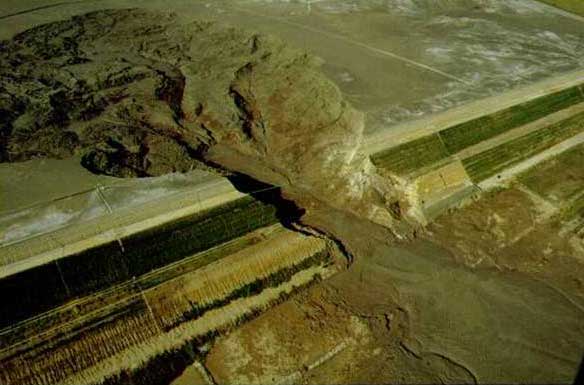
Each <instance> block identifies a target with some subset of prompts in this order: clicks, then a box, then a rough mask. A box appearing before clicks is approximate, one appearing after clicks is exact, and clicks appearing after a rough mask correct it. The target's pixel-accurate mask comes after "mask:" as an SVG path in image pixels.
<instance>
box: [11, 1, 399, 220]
mask: <svg viewBox="0 0 584 385" xmlns="http://www.w3.org/2000/svg"><path fill="white" fill-rule="evenodd" d="M104 31H106V32H105V33H104ZM2 45H3V49H2V52H3V53H2V54H1V55H0V68H1V69H2V71H0V72H1V73H2V74H5V75H3V76H2V79H1V82H0V84H2V88H0V103H1V104H0V109H1V110H2V111H3V115H4V116H5V118H4V119H3V121H2V122H1V123H2V126H1V131H0V132H1V135H0V141H1V142H2V146H1V147H2V148H4V149H5V150H4V151H3V152H2V154H1V155H0V156H1V158H0V160H1V161H22V160H26V159H31V158H34V157H54V158H64V157H70V156H81V159H82V164H83V165H84V166H85V167H86V168H88V169H89V170H91V171H93V172H96V173H105V174H108V175H113V176H120V177H136V176H138V177H140V176H152V175H161V174H165V173H168V172H174V171H186V170H189V169H191V168H193V167H207V166H205V165H208V164H210V165H211V166H220V167H219V168H222V169H227V170H229V171H233V172H239V173H244V174H247V175H249V176H251V177H253V178H255V179H258V180H261V181H263V182H267V183H270V184H273V185H277V186H280V187H282V189H283V191H284V193H285V195H287V196H288V197H289V198H291V199H292V200H294V201H295V202H296V203H297V204H298V205H299V206H301V207H303V208H305V209H310V208H311V207H313V208H317V207H332V208H335V209H338V210H340V211H342V212H344V211H347V212H351V213H352V215H356V216H361V217H365V218H367V219H370V220H373V221H375V222H377V223H380V224H383V225H385V226H387V227H390V228H393V227H395V226H394V224H395V223H396V222H397V221H399V219H400V217H401V210H402V208H403V207H402V205H400V203H399V195H400V194H398V192H397V190H398V189H397V188H396V186H394V185H393V182H391V180H388V179H387V178H381V177H379V176H378V175H377V173H376V171H375V167H374V166H373V165H372V164H371V162H370V161H369V159H368V157H367V156H365V155H364V154H362V153H361V152H360V145H361V141H362V137H363V128H364V123H363V116H362V114H361V113H360V112H358V111H356V110H355V109H353V108H352V107H351V106H350V105H349V104H347V103H346V102H345V101H344V100H343V98H342V96H341V93H340V91H339V89H338V88H337V86H336V85H335V84H334V83H333V82H332V81H330V80H328V79H327V78H326V77H324V75H322V74H321V72H320V70H319V62H318V60H316V58H313V57H311V56H308V55H307V54H305V53H303V52H300V51H297V50H294V49H291V48H289V47H287V46H286V45H285V44H284V43H282V42H281V41H279V40H277V39H274V38H271V37H269V36H264V35H259V34H254V33H251V32H245V31H241V30H238V29H235V28H230V27H225V26H221V25H218V24H215V23H210V22H205V21H199V22H194V23H190V24H181V23H179V22H178V21H177V19H176V17H175V16H174V15H172V14H165V13H162V14H161V13H158V12H150V11H144V10H135V9H131V10H117V11H113V10H109V11H99V12H94V13H89V14H86V15H82V16H78V17H73V18H72V19H70V20H67V21H63V22H57V23H51V24H47V25H43V26H39V27H37V28H34V29H31V30H29V31H26V32H24V33H22V34H20V35H17V36H15V37H14V38H13V40H11V41H6V42H3V43H2ZM203 163H204V164H205V165H203Z"/></svg>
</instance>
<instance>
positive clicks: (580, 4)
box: [539, 0, 584, 16]
mask: <svg viewBox="0 0 584 385" xmlns="http://www.w3.org/2000/svg"><path fill="white" fill-rule="evenodd" d="M539 1H541V2H542V3H546V4H549V5H553V6H554V7H558V8H561V9H563V10H566V11H568V12H572V13H575V14H577V15H580V16H584V1H583V0H539Z"/></svg>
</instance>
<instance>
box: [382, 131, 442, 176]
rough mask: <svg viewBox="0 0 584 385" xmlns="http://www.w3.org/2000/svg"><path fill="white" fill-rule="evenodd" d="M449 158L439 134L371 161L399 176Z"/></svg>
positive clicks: (398, 148)
mask: <svg viewBox="0 0 584 385" xmlns="http://www.w3.org/2000/svg"><path fill="white" fill-rule="evenodd" d="M448 156H449V153H448V150H446V147H444V144H443V143H442V141H441V140H440V137H439V136H438V134H433V135H428V136H424V137H422V138H419V139H416V140H413V141H411V142H407V143H404V144H402V145H399V146H397V147H393V148H390V149H389V150H386V151H382V152H380V153H377V154H374V155H373V156H372V157H371V161H372V162H373V163H374V164H375V165H376V166H377V167H380V168H385V169H388V170H391V171H394V172H396V173H398V174H409V173H411V172H413V171H416V170H419V169H421V168H424V167H427V166H429V165H433V164H436V163H438V162H439V161H440V160H443V159H446V158H448Z"/></svg>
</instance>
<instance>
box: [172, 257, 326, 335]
mask: <svg viewBox="0 0 584 385" xmlns="http://www.w3.org/2000/svg"><path fill="white" fill-rule="evenodd" d="M328 259H329V253H328V251H327V250H325V251H322V252H320V253H316V254H315V255H312V256H310V257H309V258H306V259H304V260H302V261H301V262H299V263H297V264H294V265H292V266H289V267H286V268H283V269H281V270H278V271H276V272H273V273H271V274H270V275H268V276H266V277H263V278H260V279H257V280H255V281H253V282H250V283H248V284H245V285H243V286H241V287H240V288H238V289H236V290H234V291H232V292H231V293H229V295H227V296H226V297H224V298H218V299H216V300H214V301H213V302H210V303H207V304H204V305H198V304H196V303H191V309H190V310H188V311H186V312H184V313H183V314H182V316H181V317H180V318H179V319H178V320H177V321H175V322H174V323H172V324H170V325H167V326H165V331H168V330H171V329H173V328H175V327H176V326H178V325H180V324H182V323H184V322H187V321H190V320H194V319H197V318H199V317H201V316H202V315H203V314H205V313H206V312H208V311H210V310H213V309H216V308H220V307H223V306H225V305H227V304H229V303H230V302H231V301H234V300H236V299H238V298H245V297H251V296H254V295H257V294H259V293H261V292H262V291H263V290H264V289H266V288H268V287H277V286H279V285H280V284H282V283H284V282H287V281H289V280H290V278H291V277H292V276H293V275H294V274H296V273H298V272H299V271H302V270H306V269H308V268H310V267H313V266H316V265H319V264H321V263H326V262H327V261H328Z"/></svg>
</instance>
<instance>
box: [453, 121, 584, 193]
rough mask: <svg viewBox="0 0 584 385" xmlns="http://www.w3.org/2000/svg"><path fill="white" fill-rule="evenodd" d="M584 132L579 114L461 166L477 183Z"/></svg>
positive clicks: (583, 124)
mask: <svg viewBox="0 0 584 385" xmlns="http://www.w3.org/2000/svg"><path fill="white" fill-rule="evenodd" d="M583 130H584V113H580V114H577V115H575V116H573V117H571V118H568V119H566V120H564V121H561V122H558V123H556V124H552V125H550V126H547V127H544V128H542V129H539V130H537V131H534V132H531V133H529V134H527V135H524V136H521V137H519V138H516V139H513V140H511V141H509V142H507V143H505V144H502V145H500V146H497V147H494V148H491V149H489V150H486V151H483V152H481V153H479V154H476V155H473V156H471V157H469V158H466V159H463V161H462V163H463V165H464V167H465V168H466V171H467V173H468V174H469V176H470V177H471V179H472V181H473V182H475V183H478V182H480V181H483V180H485V179H487V178H489V177H491V176H493V175H495V174H497V173H498V172H500V171H502V170H503V169H505V168H507V167H509V166H511V165H513V164H515V163H518V162H520V161H522V160H524V159H527V158H529V157H530V156H532V155H534V154H536V153H538V152H540V151H543V150H545V149H547V148H549V147H551V146H553V145H554V144H557V143H559V142H561V141H562V140H564V139H567V138H569V137H571V136H573V135H575V134H577V133H578V132H581V131H583Z"/></svg>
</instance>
